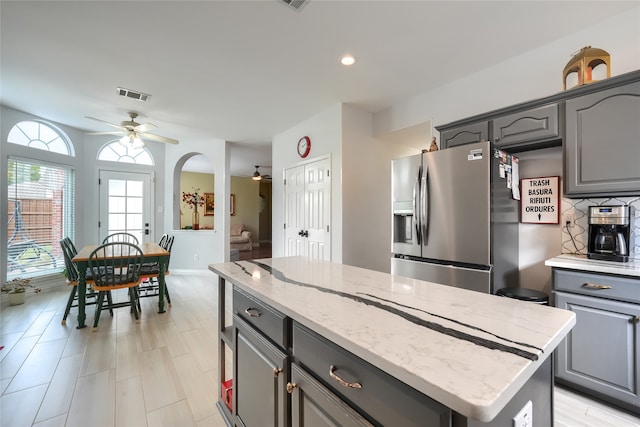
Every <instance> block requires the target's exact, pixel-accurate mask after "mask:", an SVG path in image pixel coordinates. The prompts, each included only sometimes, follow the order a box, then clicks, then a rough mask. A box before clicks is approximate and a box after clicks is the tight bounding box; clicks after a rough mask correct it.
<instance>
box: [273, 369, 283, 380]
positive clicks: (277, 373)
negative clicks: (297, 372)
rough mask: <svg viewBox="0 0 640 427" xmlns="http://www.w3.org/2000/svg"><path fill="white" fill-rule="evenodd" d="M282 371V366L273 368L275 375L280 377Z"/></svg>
mask: <svg viewBox="0 0 640 427" xmlns="http://www.w3.org/2000/svg"><path fill="white" fill-rule="evenodd" d="M280 372H282V368H273V377H274V378H278V375H280Z"/></svg>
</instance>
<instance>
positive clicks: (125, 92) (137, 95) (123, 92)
mask: <svg viewBox="0 0 640 427" xmlns="http://www.w3.org/2000/svg"><path fill="white" fill-rule="evenodd" d="M118 95H120V96H124V97H125V98H131V99H137V100H138V101H143V102H147V101H149V98H151V95H148V94H146V93H142V92H136V91H135V90H131V89H124V88H121V87H119V88H118Z"/></svg>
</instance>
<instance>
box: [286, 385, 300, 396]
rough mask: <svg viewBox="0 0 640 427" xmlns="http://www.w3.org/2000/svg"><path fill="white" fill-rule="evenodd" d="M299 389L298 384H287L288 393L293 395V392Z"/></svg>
mask: <svg viewBox="0 0 640 427" xmlns="http://www.w3.org/2000/svg"><path fill="white" fill-rule="evenodd" d="M296 387H298V384H296V383H287V393H289V394H291V393H293V390H294V389H295V388H296Z"/></svg>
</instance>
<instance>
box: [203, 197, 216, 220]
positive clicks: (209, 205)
mask: <svg viewBox="0 0 640 427" xmlns="http://www.w3.org/2000/svg"><path fill="white" fill-rule="evenodd" d="M214 206H215V204H214V198H213V193H204V216H212V215H213V208H214Z"/></svg>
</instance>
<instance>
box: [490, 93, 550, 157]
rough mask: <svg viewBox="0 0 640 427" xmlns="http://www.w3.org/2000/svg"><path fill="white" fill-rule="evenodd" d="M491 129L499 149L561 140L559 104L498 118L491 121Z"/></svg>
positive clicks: (494, 141)
mask: <svg viewBox="0 0 640 427" xmlns="http://www.w3.org/2000/svg"><path fill="white" fill-rule="evenodd" d="M491 129H492V133H491V135H492V138H493V143H494V145H495V146H496V147H498V148H509V147H512V146H517V147H518V148H523V147H525V146H526V145H527V144H536V145H539V144H540V142H541V141H552V140H557V139H559V138H560V131H559V126H558V104H557V103H553V104H549V105H543V106H541V107H537V108H532V109H528V110H525V111H519V112H517V113H513V114H508V115H505V116H498V117H496V118H494V119H493V120H491Z"/></svg>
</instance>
